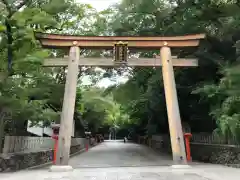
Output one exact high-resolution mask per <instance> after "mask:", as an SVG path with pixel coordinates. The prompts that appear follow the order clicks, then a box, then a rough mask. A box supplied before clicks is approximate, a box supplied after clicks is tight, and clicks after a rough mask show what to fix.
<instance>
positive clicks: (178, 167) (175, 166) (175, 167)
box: [171, 164, 191, 169]
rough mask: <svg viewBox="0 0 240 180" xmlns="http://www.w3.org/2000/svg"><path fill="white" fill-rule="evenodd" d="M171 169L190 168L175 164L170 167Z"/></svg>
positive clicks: (185, 165)
mask: <svg viewBox="0 0 240 180" xmlns="http://www.w3.org/2000/svg"><path fill="white" fill-rule="evenodd" d="M171 167H172V168H173V169H187V168H191V166H189V165H187V164H181V165H180V164H179V165H177V164H175V165H172V166H171Z"/></svg>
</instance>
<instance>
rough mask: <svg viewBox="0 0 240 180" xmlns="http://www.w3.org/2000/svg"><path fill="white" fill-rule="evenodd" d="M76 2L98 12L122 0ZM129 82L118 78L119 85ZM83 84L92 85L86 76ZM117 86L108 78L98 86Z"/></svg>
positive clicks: (83, 0)
mask: <svg viewBox="0 0 240 180" xmlns="http://www.w3.org/2000/svg"><path fill="white" fill-rule="evenodd" d="M76 2H79V3H85V4H91V5H92V7H94V8H95V9H97V11H102V10H104V9H107V8H108V7H109V6H111V5H113V4H116V3H119V2H121V0H76ZM127 80H128V78H126V77H118V78H117V82H116V83H117V84H118V83H124V82H126V81H127ZM82 81H83V84H85V85H87V84H89V83H90V81H89V77H87V76H85V77H83V78H82ZM113 84H115V82H112V81H111V80H110V79H108V78H104V79H103V80H101V81H100V82H99V83H98V86H100V87H108V86H110V85H113Z"/></svg>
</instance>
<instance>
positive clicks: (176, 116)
mask: <svg viewBox="0 0 240 180" xmlns="http://www.w3.org/2000/svg"><path fill="white" fill-rule="evenodd" d="M160 56H161V60H162V74H163V82H164V90H165V99H166V106H167V114H168V124H169V131H170V137H171V146H172V156H173V161H174V163H175V164H186V163H187V161H186V153H185V146H184V137H183V132H182V124H181V117H180V112H179V105H178V98H177V91H176V83H175V78H174V71H173V63H172V55H171V49H170V47H168V43H167V42H164V46H163V47H162V48H161V50H160Z"/></svg>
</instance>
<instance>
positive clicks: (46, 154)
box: [0, 145, 85, 172]
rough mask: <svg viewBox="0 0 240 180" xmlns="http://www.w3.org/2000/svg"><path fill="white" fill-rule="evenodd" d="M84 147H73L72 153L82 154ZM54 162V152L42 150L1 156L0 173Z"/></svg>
mask: <svg viewBox="0 0 240 180" xmlns="http://www.w3.org/2000/svg"><path fill="white" fill-rule="evenodd" d="M84 148H85V147H84V146H83V145H77V146H72V147H71V149H70V153H71V154H74V153H77V152H80V151H81V150H83V149H84ZM52 160H53V150H42V151H36V152H19V153H12V154H2V155H0V172H6V171H8V172H9V171H17V170H21V169H26V168H29V167H33V166H38V165H42V164H46V163H50V162H51V161H52Z"/></svg>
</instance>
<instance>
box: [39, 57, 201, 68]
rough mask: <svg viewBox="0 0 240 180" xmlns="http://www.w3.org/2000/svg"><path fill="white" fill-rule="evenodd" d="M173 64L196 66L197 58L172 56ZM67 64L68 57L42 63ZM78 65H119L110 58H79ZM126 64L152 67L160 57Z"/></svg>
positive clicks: (132, 60)
mask: <svg viewBox="0 0 240 180" xmlns="http://www.w3.org/2000/svg"><path fill="white" fill-rule="evenodd" d="M172 62H173V66H180V67H195V66H198V60H197V59H184V58H180V59H177V58H173V59H172ZM67 65H68V58H53V59H46V60H45V61H44V63H43V66H45V67H64V66H65V67H66V66H67ZM78 65H79V66H98V67H101V66H102V67H109V66H119V65H118V64H115V63H114V61H113V59H111V58H80V60H79V63H78ZM126 66H136V67H153V66H162V62H161V58H160V57H159V56H157V57H156V58H131V59H129V60H128V62H127V64H126Z"/></svg>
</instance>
